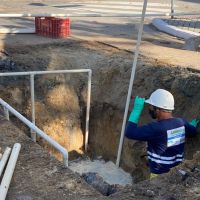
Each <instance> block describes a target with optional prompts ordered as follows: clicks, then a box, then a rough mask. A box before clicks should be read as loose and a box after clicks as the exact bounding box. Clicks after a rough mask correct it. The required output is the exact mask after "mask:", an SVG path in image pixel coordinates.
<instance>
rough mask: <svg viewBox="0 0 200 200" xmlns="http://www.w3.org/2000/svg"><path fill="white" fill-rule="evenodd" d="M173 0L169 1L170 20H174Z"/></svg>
mask: <svg viewBox="0 0 200 200" xmlns="http://www.w3.org/2000/svg"><path fill="white" fill-rule="evenodd" d="M173 14H174V0H171V19H174V15H173Z"/></svg>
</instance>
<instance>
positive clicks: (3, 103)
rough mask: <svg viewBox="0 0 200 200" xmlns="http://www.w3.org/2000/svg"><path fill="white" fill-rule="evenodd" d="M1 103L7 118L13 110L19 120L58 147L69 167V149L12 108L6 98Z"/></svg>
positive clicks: (65, 163)
mask: <svg viewBox="0 0 200 200" xmlns="http://www.w3.org/2000/svg"><path fill="white" fill-rule="evenodd" d="M0 104H1V105H2V106H3V108H4V110H7V112H6V115H7V116H6V118H9V112H11V113H12V114H13V115H15V116H16V117H17V118H18V119H19V120H21V121H22V122H23V123H24V124H26V125H27V126H28V127H29V128H30V129H32V130H33V131H35V132H36V134H38V135H39V136H40V137H41V138H43V139H44V140H46V141H47V142H48V143H49V144H51V145H52V146H53V147H54V148H55V149H57V150H58V151H59V152H60V153H61V154H62V155H63V163H64V165H65V166H66V167H67V166H68V151H67V150H66V149H65V148H64V147H63V146H61V145H60V144H58V143H57V142H56V141H55V140H53V139H52V138H51V137H49V136H48V135H47V134H46V133H44V132H43V131H41V130H40V129H39V128H38V127H37V126H35V125H34V124H33V123H32V122H30V121H29V120H28V119H26V118H25V117H24V116H23V115H21V114H20V113H19V112H18V111H16V110H15V109H14V108H12V107H11V106H10V105H9V104H8V103H6V102H5V101H4V100H2V99H0Z"/></svg>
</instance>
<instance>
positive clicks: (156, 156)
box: [147, 151, 183, 161]
mask: <svg viewBox="0 0 200 200" xmlns="http://www.w3.org/2000/svg"><path fill="white" fill-rule="evenodd" d="M147 153H148V155H149V156H151V157H154V158H159V159H160V160H167V161H168V160H171V161H173V160H174V159H176V158H183V154H177V155H175V156H170V157H168V156H160V155H158V154H155V153H151V152H150V151H147Z"/></svg>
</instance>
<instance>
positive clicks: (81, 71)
mask: <svg viewBox="0 0 200 200" xmlns="http://www.w3.org/2000/svg"><path fill="white" fill-rule="evenodd" d="M66 73H88V86H87V87H88V90H87V109H86V122H85V123H86V125H85V151H87V148H88V137H89V118H90V116H89V115H90V102H91V78H92V70H91V69H74V70H54V71H29V72H8V73H7V72H6V73H0V77H2V76H30V88H31V107H32V108H31V110H32V123H33V124H34V125H35V91H34V76H35V75H44V74H66ZM5 112H8V111H6V110H5ZM6 116H7V119H8V120H9V115H6ZM31 130H32V131H31V138H32V140H33V141H34V142H36V134H35V133H34V132H33V129H31Z"/></svg>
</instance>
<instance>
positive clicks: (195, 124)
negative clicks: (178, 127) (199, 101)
mask: <svg viewBox="0 0 200 200" xmlns="http://www.w3.org/2000/svg"><path fill="white" fill-rule="evenodd" d="M198 123H199V120H198V119H193V120H192V121H191V122H189V124H190V125H192V126H194V127H195V128H196V127H197V125H198Z"/></svg>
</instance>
